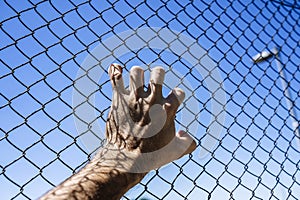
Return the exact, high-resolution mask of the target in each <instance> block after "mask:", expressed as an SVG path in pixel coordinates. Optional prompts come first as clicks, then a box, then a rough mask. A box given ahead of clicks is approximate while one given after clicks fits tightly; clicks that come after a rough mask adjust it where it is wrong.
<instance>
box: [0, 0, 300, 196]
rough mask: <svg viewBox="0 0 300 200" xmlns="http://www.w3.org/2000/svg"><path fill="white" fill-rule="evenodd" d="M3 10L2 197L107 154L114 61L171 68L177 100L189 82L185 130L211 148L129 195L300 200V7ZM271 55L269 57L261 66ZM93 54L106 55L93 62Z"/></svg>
mask: <svg viewBox="0 0 300 200" xmlns="http://www.w3.org/2000/svg"><path fill="white" fill-rule="evenodd" d="M0 8H1V12H0V117H1V120H0V185H1V187H0V194H1V198H2V199H36V198H38V197H39V196H41V195H42V194H43V193H45V192H46V191H47V190H49V189H51V188H52V187H53V186H55V185H57V184H59V183H60V182H61V181H63V180H64V179H65V178H67V177H69V176H71V175H72V174H73V173H75V172H76V171H78V170H79V169H80V168H81V167H82V166H84V165H85V164H86V163H87V161H88V160H89V159H90V157H91V156H92V154H93V153H94V152H95V151H96V149H97V148H98V147H99V146H101V144H102V142H103V136H101V134H100V135H99V130H100V129H101V130H102V132H103V130H104V124H105V120H106V116H107V112H108V109H109V106H110V101H111V99H110V98H111V88H110V87H111V86H110V83H109V81H108V76H107V67H108V65H107V63H108V62H109V61H111V59H108V58H113V61H114V62H118V63H121V64H122V65H124V66H126V68H125V71H127V72H128V70H129V69H130V67H131V66H133V65H140V66H143V67H144V68H145V71H146V73H148V72H149V69H150V68H151V67H153V66H155V65H161V66H163V67H164V68H165V69H166V72H167V73H166V76H167V81H166V84H165V87H164V89H165V91H164V93H167V92H168V91H169V89H171V88H172V87H174V86H177V85H178V86H179V87H181V88H182V89H184V90H185V92H186V93H187V95H186V99H185V101H184V103H183V105H182V107H181V109H180V111H179V113H178V116H177V120H176V122H177V127H181V128H184V129H186V130H187V131H188V132H189V133H191V134H192V135H194V137H195V138H196V139H197V141H198V148H197V150H196V151H195V152H194V153H193V154H191V155H189V156H185V157H184V158H182V159H180V160H177V161H175V162H173V163H171V164H169V165H167V166H166V167H162V168H161V169H158V170H156V171H151V172H150V173H149V174H148V175H147V176H146V177H145V178H144V179H143V181H142V182H141V183H140V184H138V185H137V186H136V187H134V188H133V189H132V190H130V191H129V192H128V193H127V194H126V195H125V196H124V197H123V199H142V198H143V199H144V198H147V199H299V197H300V170H299V168H300V163H299V157H300V145H299V144H300V142H299V141H300V138H299V127H298V124H299V123H298V122H299V120H298V119H297V114H298V113H299V110H300V99H299V94H300V93H299V88H300V70H299V63H300V48H299V47H300V45H299V41H300V22H299V19H300V4H299V3H298V1H287V0H286V1H283V0H282V1H281V0H273V1H266V0H252V1H248V0H246V1H244V0H243V1H242V0H234V1H221V0H217V1H208V0H205V1H176V0H174V1H173V0H166V1H152V0H147V1H131V0H128V1H85V0H69V1H67V0H65V1H59V0H50V1H42V0H27V1H14V0H1V1H0ZM145 30H146V31H145ZM149 31H150V32H151V34H153V33H154V36H153V35H151V34H149ZM166 33H167V34H166ZM133 35H134V36H135V37H136V38H135V39H136V40H135V41H137V42H136V43H138V44H143V46H139V47H135V46H134V44H135V43H130V42H129V40H130V38H131V37H132V36H133ZM149 35H150V36H151V37H149ZM170 35H171V37H169V36H170ZM157 39H159V42H157V41H156V40H157ZM139 40H141V41H142V42H141V41H139ZM116 41H118V42H116ZM138 41H139V42H138ZM157 44H159V45H157ZM99 46H100V47H101V49H100V50H99V49H98V51H95V49H97V48H99ZM124 46H125V47H126V51H123V53H122V54H120V53H118V52H119V51H120V47H124ZM195 46H198V47H199V46H200V47H199V48H198V47H197V48H195V49H194V47H195ZM274 47H275V48H278V53H277V54H275V53H274V52H273V53H272V49H273V48H274ZM262 51H265V53H264V54H263V55H264V56H266V57H268V59H265V60H263V61H262V62H257V63H255V62H253V59H252V57H253V56H255V55H256V54H258V53H260V52H262ZM124 52H126V53H124ZM267 52H271V53H270V54H269V55H267ZM186 55H189V56H186ZM89 56H90V57H91V56H92V57H93V58H94V59H95V60H96V61H95V63H94V64H93V65H92V67H89V68H85V67H84V63H85V62H86V61H87V58H88V57H89ZM92 63H93V62H92ZM89 64H91V63H89ZM97 70H98V71H97ZM125 79H126V78H125ZM82 80H88V81H90V82H89V83H93V85H92V87H87V86H86V85H84V84H83V86H82V85H80V84H79V85H78V83H80V82H81V81H82ZM84 82H85V81H84ZM212 83H213V84H212ZM282 83H285V84H282ZM127 85H128V82H127ZM212 85H213V86H212ZM81 86H82V87H81ZM88 86H90V85H88ZM74 95H75V96H74ZM76 95H77V97H76ZM76 98H77V100H76ZM78 99H79V100H78ZM78 102H79V103H78ZM80 102H81V103H80ZM82 105H89V106H90V107H92V108H93V109H92V110H91V113H92V115H91V116H90V115H89V116H85V115H84V113H86V112H84V111H89V110H83V114H82V112H80V109H85V108H87V107H82ZM100 132H101V131H100Z"/></svg>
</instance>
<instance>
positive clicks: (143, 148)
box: [106, 64, 196, 173]
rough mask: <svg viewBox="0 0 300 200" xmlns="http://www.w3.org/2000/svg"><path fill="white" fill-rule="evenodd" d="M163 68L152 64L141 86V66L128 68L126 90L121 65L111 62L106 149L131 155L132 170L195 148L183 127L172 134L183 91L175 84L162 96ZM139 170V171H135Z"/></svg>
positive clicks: (164, 161) (145, 169) (146, 168)
mask: <svg viewBox="0 0 300 200" xmlns="http://www.w3.org/2000/svg"><path fill="white" fill-rule="evenodd" d="M164 75H165V71H164V69H163V68H161V67H155V68H154V69H153V70H152V71H151V76H150V83H149V85H148V88H147V90H146V91H145V90H144V70H143V69H142V68H140V67H133V68H131V70H130V84H129V90H126V89H125V88H124V83H123V78H122V67H121V66H120V65H118V64H112V65H111V66H110V68H109V76H110V80H111V83H112V87H113V98H112V105H111V110H110V113H109V116H108V120H107V124H106V136H107V141H108V144H107V149H109V150H110V151H116V152H119V153H122V154H124V155H125V157H126V160H127V162H130V161H129V160H130V159H128V157H129V158H132V161H133V163H131V168H130V169H126V170H131V172H138V173H139V172H148V171H150V170H152V169H155V168H157V167H160V166H162V165H164V164H167V163H169V162H171V161H173V160H175V159H178V158H180V157H181V156H183V155H185V154H188V153H191V152H192V151H193V150H195V148H196V143H195V141H194V140H193V139H192V137H191V136H190V135H189V134H187V133H186V132H184V131H182V130H181V131H179V132H177V133H176V134H175V123H174V119H175V114H176V111H177V109H178V107H179V106H180V104H181V102H182V101H183V99H184V96H185V95H184V91H183V90H181V89H179V88H175V89H173V90H172V92H171V93H170V94H169V95H168V96H167V97H166V98H164V97H163V96H162V85H163V80H164ZM136 170H138V171H136Z"/></svg>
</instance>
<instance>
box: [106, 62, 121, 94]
mask: <svg viewBox="0 0 300 200" xmlns="http://www.w3.org/2000/svg"><path fill="white" fill-rule="evenodd" d="M122 72H123V69H122V66H121V65H119V64H116V63H113V64H111V65H110V67H109V69H108V74H109V78H110V80H111V84H112V87H113V89H114V90H118V91H120V92H124V91H125V88H124V81H123V78H122Z"/></svg>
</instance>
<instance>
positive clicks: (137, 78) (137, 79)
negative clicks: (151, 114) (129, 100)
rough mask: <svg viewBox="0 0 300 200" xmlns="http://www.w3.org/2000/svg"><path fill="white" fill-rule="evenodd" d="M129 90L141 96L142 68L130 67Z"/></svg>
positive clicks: (142, 88) (142, 87)
mask: <svg viewBox="0 0 300 200" xmlns="http://www.w3.org/2000/svg"><path fill="white" fill-rule="evenodd" d="M129 88H130V91H131V92H133V93H134V94H135V95H136V96H142V95H143V93H144V70H143V68H141V67H139V66H134V67H132V68H131V69H130V83H129Z"/></svg>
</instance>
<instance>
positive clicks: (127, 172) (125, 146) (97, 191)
mask: <svg viewBox="0 0 300 200" xmlns="http://www.w3.org/2000/svg"><path fill="white" fill-rule="evenodd" d="M122 71H123V70H122V67H121V66H120V65H118V64H112V65H111V66H110V68H109V76H110V80H111V84H112V88H113V98H112V105H111V108H110V112H109V115H108V119H107V123H106V144H105V145H104V146H103V147H102V148H101V150H100V151H99V152H98V153H97V154H96V155H95V157H94V158H93V159H92V160H91V161H90V162H89V163H88V164H87V165H86V166H85V167H84V168H82V169H81V170H80V171H79V172H78V173H76V174H74V175H73V176H71V177H70V178H68V179H67V180H65V181H64V182H63V183H61V184H60V185H58V186H57V187H55V188H54V189H52V190H51V191H49V192H48V193H46V194H45V195H44V196H42V197H41V200H46V199H55V200H61V199H78V200H79V199H80V200H83V199H84V200H85V199H91V200H96V199H101V200H117V199H120V198H121V197H122V196H123V195H124V194H125V193H126V192H127V191H128V190H129V189H130V188H132V187H133V186H134V185H136V184H137V183H139V182H140V181H141V180H142V179H143V177H144V176H145V175H146V174H147V173H148V172H149V171H151V170H153V169H156V168H159V167H161V166H163V165H165V164H167V163H169V162H172V161H174V160H176V159H178V158H180V157H182V156H184V155H186V154H189V153H191V152H192V151H194V150H195V148H196V143H195V141H194V140H193V138H192V137H191V136H190V135H189V134H187V133H186V132H185V131H182V130H180V131H178V132H177V133H176V132H175V122H174V119H175V114H176V111H177V109H178V107H179V106H180V104H181V102H182V101H183V99H184V92H183V90H181V89H179V88H175V89H173V90H172V91H171V92H170V94H169V95H168V96H167V97H166V98H164V97H163V96H162V85H163V80H164V75H165V71H164V69H163V68H161V67H155V68H153V69H152V71H151V76H150V83H149V85H148V88H147V90H146V91H145V90H144V70H143V69H142V68H141V67H132V68H131V70H130V85H129V90H127V89H125V88H124V83H123V78H122Z"/></svg>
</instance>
